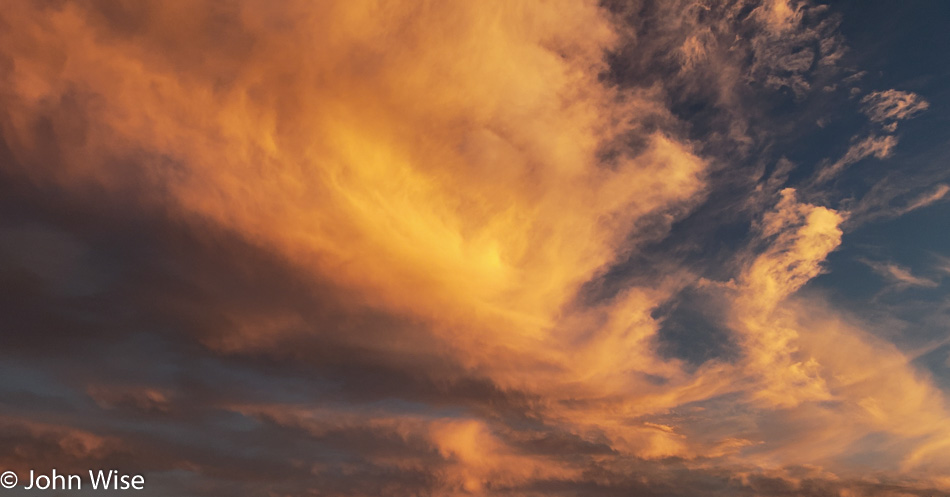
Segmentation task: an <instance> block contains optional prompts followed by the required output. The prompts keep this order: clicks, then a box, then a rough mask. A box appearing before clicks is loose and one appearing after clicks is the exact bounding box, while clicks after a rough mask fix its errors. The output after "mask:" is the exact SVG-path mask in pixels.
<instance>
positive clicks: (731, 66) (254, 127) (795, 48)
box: [0, 0, 950, 495]
mask: <svg viewBox="0 0 950 497" xmlns="http://www.w3.org/2000/svg"><path fill="white" fill-rule="evenodd" d="M0 22H2V23H3V24H4V25H7V26H15V28H14V29H6V30H3V31H2V32H0V60H2V61H3V62H2V64H3V65H4V67H6V68H7V69H9V70H7V71H4V72H3V73H2V75H0V90H2V91H0V102H2V104H3V105H2V109H3V110H2V111H0V132H2V140H3V142H2V147H0V159H2V161H0V193H2V195H0V210H2V211H3V212H4V213H9V214H10V215H9V216H4V217H3V221H2V222H0V233H2V235H3V237H2V240H0V241H2V243H0V268H3V270H4V271H3V274H4V277H3V279H2V280H0V282H2V285H3V289H4V293H6V294H9V295H13V296H14V298H11V299H9V300H5V301H3V302H0V309H2V310H3V313H4V316H5V323H6V325H7V326H12V327H13V331H10V332H5V333H3V334H2V336H0V339H2V340H3V353H2V355H0V358H2V359H3V361H4V362H3V364H0V365H2V366H3V367H5V368H8V371H9V372H10V374H4V378H5V379H4V380H3V382H2V384H0V386H2V387H3V397H4V399H5V400H4V405H5V408H6V409H5V410H6V411H7V412H9V414H5V416H7V417H5V418H4V419H3V420H0V436H2V437H3V439H4V440H6V441H7V442H9V443H7V444H6V445H5V447H7V449H6V450H5V452H3V454H2V456H3V461H4V462H5V463H9V467H11V468H17V469H18V470H23V469H25V468H27V467H28V466H29V465H37V466H42V465H53V464H61V463H62V461H65V463H63V464H66V463H68V464H69V465H77V464H80V463H81V461H80V459H82V458H83V457H85V458H86V459H91V460H95V461H97V462H98V461H101V462H102V464H113V465H115V466H123V467H134V468H137V469H138V468H140V469H141V471H143V472H146V473H147V474H149V475H150V479H152V481H156V480H155V479H157V481H158V482H159V483H156V485H159V488H161V489H163V490H167V491H168V492H169V493H175V494H178V495H197V494H202V495H264V494H273V495H300V494H306V493H307V492H312V491H318V492H320V493H321V494H326V495H427V494H433V495H435V494H437V495H489V494H497V495H502V494H508V495H540V494H544V495H577V494H583V495H616V494H630V493H635V494H638V495H639V494H642V495H695V494H696V493H702V492H706V493H709V494H712V495H735V494H737V493H743V494H744V493H754V494H757V495H786V494H788V493H790V492H796V493H798V494H802V495H812V494H814V495H828V494H835V495H865V494H866V495H891V494H893V495H897V494H898V493H903V494H905V495H906V494H910V495H924V494H927V495H946V490H947V489H948V488H950V487H948V482H947V481H946V480H942V479H941V478H940V476H939V475H941V474H945V471H946V469H947V464H946V460H945V458H943V457H942V455H943V454H944V451H945V448H946V447H947V441H948V440H950V437H948V433H947V429H946V428H945V420H946V418H947V413H946V410H945V406H944V398H943V392H942V391H941V390H940V389H939V388H937V387H935V386H934V384H933V382H932V381H930V380H929V379H928V378H926V377H924V376H923V375H920V374H918V371H917V370H916V369H915V366H914V365H913V364H912V363H911V361H910V360H909V359H908V356H907V355H905V354H904V353H903V352H902V351H901V350H899V349H897V348H896V347H895V346H894V345H892V344H890V343H888V342H887V341H885V340H883V339H880V338H878V337H876V336H875V335H874V334H873V333H872V332H871V331H869V330H872V329H873V327H872V326H871V325H869V324H868V323H866V322H862V321H861V319H859V318H858V317H855V316H850V315H848V314H847V313H845V312H843V311H840V310H836V309H833V308H831V307H830V306H829V305H826V304H824V303H822V302H821V301H820V299H818V298H816V297H815V296H814V295H813V294H811V293H809V292H808V291H807V290H808V288H807V285H808V284H809V283H810V282H812V281H814V280H815V278H817V277H818V276H819V275H821V274H822V273H823V272H825V271H826V270H827V261H826V259H827V258H828V256H829V254H831V253H832V252H834V251H835V250H838V248H839V247H840V246H841V244H842V242H843V240H844V239H845V238H844V237H845V233H846V229H847V220H848V219H849V217H850V216H852V215H853V213H852V212H851V211H849V210H848V209H846V208H841V207H840V206H838V207H833V206H830V205H825V204H822V203H821V202H819V201H818V200H815V199H814V198H816V197H820V196H819V195H816V194H815V192H814V191H812V190H820V189H821V188H822V185H821V183H822V182H823V181H827V180H830V179H832V178H835V177H838V176H839V175H843V174H845V173H847V172H848V171H847V169H848V167H849V166H851V165H853V164H855V163H857V162H858V161H860V160H863V159H865V158H868V157H876V158H878V159H886V158H888V157H889V156H890V155H891V154H892V153H893V149H894V147H895V146H896V144H897V138H896V137H894V136H893V135H871V136H868V137H867V138H865V139H861V140H854V141H853V142H852V143H851V144H850V147H849V149H848V151H847V152H846V153H845V154H844V155H843V156H842V157H841V158H840V159H838V160H837V161H836V162H834V163H831V164H830V165H827V167H826V168H825V169H824V170H822V171H821V172H819V181H818V182H817V184H815V183H807V182H806V184H804V185H802V188H800V189H799V190H798V191H797V190H796V189H795V188H791V187H789V184H790V183H792V182H794V181H795V176H796V174H797V173H798V171H796V167H797V164H798V161H797V159H796V162H793V161H792V160H790V159H788V158H786V156H785V155H781V154H777V155H776V156H781V157H782V159H780V160H778V161H772V160H771V154H772V151H773V150H774V149H775V148H778V147H779V145H780V144H781V143H780V141H779V139H780V138H781V136H782V135H783V133H785V131H787V130H788V129H789V128H788V126H787V125H781V126H780V125H779V124H780V123H778V122H777V121H772V120H770V119H772V118H771V116H770V114H771V113H773V112H775V107H769V105H771V104H769V102H770V101H772V100H774V99H775V98H776V97H775V96H776V95H782V96H783V98H785V100H783V102H786V103H788V105H798V104H802V105H805V104H806V103H808V102H810V100H809V99H812V98H819V97H816V96H815V95H816V94H826V93H832V92H824V91H822V90H819V88H824V87H826V86H827V85H829V84H834V83H832V82H833V81H838V80H842V81H841V83H842V84H847V83H848V81H846V80H847V77H844V78H842V74H843V73H846V72H847V71H844V70H843V69H841V68H840V67H839V64H841V62H842V59H843V57H845V55H846V54H847V49H846V46H845V44H844V40H843V38H842V36H841V35H840V34H839V33H838V30H837V28H838V22H839V19H838V17H837V16H836V15H835V14H834V13H833V12H832V11H831V8H830V7H828V6H824V5H815V4H813V3H810V2H793V1H783V0H769V1H765V2H751V3H750V2H725V3H715V4H711V3H707V2H692V1H681V2H629V3H628V2H616V3H615V2H607V3H606V4H604V5H601V4H600V3H596V2H555V3H554V4H542V3H519V4H512V3H508V2H488V3H484V2H483V3H472V2H442V3H414V2H395V3H387V4H384V5H374V4H366V3H358V2H354V3H338V4H315V3H310V2H289V3H283V4H279V5H266V4H263V3H255V2H245V3H235V4H219V3H214V2H191V3H187V4H169V3H158V2H143V3H109V2H104V3H91V4H82V3H71V2H62V3H54V4H28V3H22V4H17V5H11V6H10V7H9V8H8V9H5V10H4V11H3V12H2V13H0ZM852 74H853V75H852V76H850V77H851V78H852V80H851V81H853V80H854V79H856V75H857V74H862V73H860V72H857V73H854V72H853V71H852ZM822 98H823V97H822ZM861 102H862V104H863V105H864V109H865V112H866V113H868V115H869V116H870V118H871V119H872V120H873V121H874V122H882V123H889V122H890V121H895V120H897V119H904V118H908V117H911V116H912V115H915V114H916V113H917V112H920V111H922V110H923V109H925V108H926V107H927V103H926V102H924V101H923V99H922V98H920V97H918V96H916V95H915V94H909V93H902V92H896V93H894V91H890V92H880V93H874V94H871V95H868V96H867V97H865V99H863V100H862V101H861ZM809 122H814V120H813V119H812V120H809ZM770 123H771V124H775V126H774V127H773V126H767V125H766V124H770ZM766 164H767V165H768V166H766ZM773 164H774V165H773ZM941 187H942V189H941ZM806 190H808V191H806ZM946 190H947V189H946V186H945V185H940V186H938V188H937V189H936V190H934V191H932V192H926V193H925V194H923V195H922V196H920V197H917V198H914V199H911V200H909V201H908V203H907V204H906V206H905V207H906V208H907V209H908V211H909V210H913V209H918V208H922V207H924V206H927V205H931V204H933V203H935V202H938V201H939V200H941V199H942V198H943V197H944V196H945V194H946V193H947V191H946ZM853 210H854V211H855V212H856V211H857V210H856V209H853ZM858 214H859V213H858ZM737 225H742V226H741V228H742V229H745V231H743V230H742V229H740V228H736V226H737ZM730 230H732V231H730ZM724 232H728V233H733V232H737V233H738V234H735V235H732V234H730V235H729V236H724V235H722V233H724ZM710 243H722V245H723V246H722V247H718V246H717V247H712V248H710V246H709V245H708V244H710ZM882 268H884V269H886V270H887V271H886V274H887V276H888V277H889V278H891V279H893V280H895V281H897V282H900V283H901V284H905V285H916V286H928V283H933V282H931V281H930V280H926V279H923V278H921V277H919V276H915V275H913V274H912V273H910V272H908V271H907V270H906V269H904V268H902V267H901V266H897V265H893V267H891V266H882ZM882 274H883V273H882ZM671 330H672V331H671ZM701 338H702V339H708V340H712V341H713V342H715V343H721V344H722V347H721V349H717V350H716V351H715V352H713V353H696V354H691V353H689V350H692V349H690V348H689V347H688V346H685V345H684V344H686V345H689V344H688V343H686V342H700V341H701V340H700V339H701ZM693 345H694V347H693V348H695V343H693ZM841 350H847V351H848V353H847V354H842V353H840V351H841ZM684 351H687V352H684ZM90 364H96V367H95V368H92V367H90V366H89V365H90ZM875 441H880V443H879V444H878V445H877V446H875V447H873V449H874V451H873V457H867V458H863V455H864V454H866V453H868V451H869V446H874V445H875ZM64 467H65V466H64ZM868 475H872V476H868ZM153 488H154V487H153ZM941 492H942V493H941Z"/></svg>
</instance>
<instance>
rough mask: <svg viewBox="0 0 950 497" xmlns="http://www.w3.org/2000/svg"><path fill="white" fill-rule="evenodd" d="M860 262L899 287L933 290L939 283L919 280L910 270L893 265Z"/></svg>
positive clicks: (923, 279) (866, 261)
mask: <svg viewBox="0 0 950 497" xmlns="http://www.w3.org/2000/svg"><path fill="white" fill-rule="evenodd" d="M861 262H863V263H865V264H867V265H868V267H870V268H871V269H873V270H874V272H875V273H877V274H879V275H880V276H882V277H884V278H886V279H888V280H890V281H892V282H893V283H895V284H896V285H897V286H899V287H913V286H916V287H924V288H934V287H936V286H938V285H939V284H940V283H939V282H937V281H933V280H929V279H926V278H921V277H918V276H914V275H913V274H911V272H910V270H909V269H907V268H905V267H901V266H899V265H897V264H894V263H884V262H875V261H869V260H862V261H861Z"/></svg>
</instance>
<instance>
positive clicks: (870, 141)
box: [816, 135, 897, 183]
mask: <svg viewBox="0 0 950 497" xmlns="http://www.w3.org/2000/svg"><path fill="white" fill-rule="evenodd" d="M896 146H897V138H896V137H894V136H891V135H887V136H874V135H872V136H868V137H867V138H865V139H863V140H861V141H856V142H855V143H852V144H851V146H850V147H848V151H847V152H845V154H844V155H843V156H841V158H839V159H838V160H836V161H835V162H833V163H832V164H831V165H828V166H825V167H824V168H823V169H821V170H819V172H818V175H817V176H816V181H817V182H818V183H823V182H825V181H828V180H830V179H832V178H834V177H835V176H837V175H839V174H840V173H841V172H842V171H844V170H845V169H846V168H847V167H848V166H850V165H852V164H854V163H856V162H858V161H860V160H863V159H866V158H868V157H874V158H876V159H886V158H888V157H890V156H891V154H892V153H893V150H894V147H896Z"/></svg>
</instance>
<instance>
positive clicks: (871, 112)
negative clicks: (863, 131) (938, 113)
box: [861, 90, 930, 132]
mask: <svg viewBox="0 0 950 497" xmlns="http://www.w3.org/2000/svg"><path fill="white" fill-rule="evenodd" d="M861 103H862V104H864V106H863V107H862V108H861V111H862V112H864V113H865V114H867V116H868V117H869V118H870V119H871V121H873V122H876V123H886V122H890V125H891V126H892V128H891V129H889V131H891V132H893V131H894V129H896V124H897V123H896V121H900V120H904V119H910V118H912V117H915V116H916V115H917V114H919V113H920V112H923V111H924V110H927V108H929V107H930V104H929V103H928V102H927V101H926V100H924V99H923V98H921V97H920V95H917V94H916V93H913V92H905V91H900V90H886V91H875V92H871V93H869V94H867V95H865V96H864V97H863V98H861Z"/></svg>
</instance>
